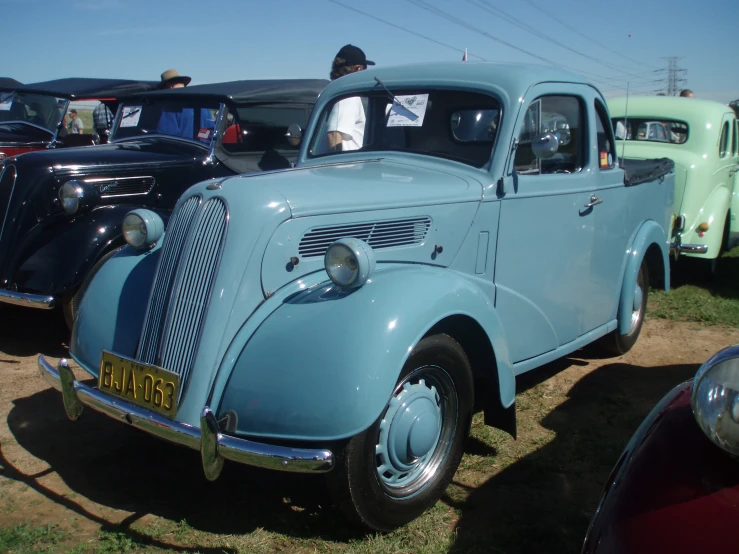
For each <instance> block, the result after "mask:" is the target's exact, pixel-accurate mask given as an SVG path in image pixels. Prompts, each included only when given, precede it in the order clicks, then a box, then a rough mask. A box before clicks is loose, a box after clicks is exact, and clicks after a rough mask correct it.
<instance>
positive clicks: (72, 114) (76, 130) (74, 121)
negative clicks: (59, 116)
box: [67, 108, 83, 135]
mask: <svg viewBox="0 0 739 554" xmlns="http://www.w3.org/2000/svg"><path fill="white" fill-rule="evenodd" d="M82 128H83V125H82V120H81V119H80V118H79V117H77V110H75V109H74V108H72V109H71V110H69V123H67V129H69V132H70V133H72V134H73V135H79V134H81V133H82Z"/></svg>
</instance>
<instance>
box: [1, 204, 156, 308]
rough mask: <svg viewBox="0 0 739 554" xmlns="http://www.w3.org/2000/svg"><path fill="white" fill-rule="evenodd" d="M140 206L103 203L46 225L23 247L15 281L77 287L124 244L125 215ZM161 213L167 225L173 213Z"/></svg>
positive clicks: (41, 287) (43, 288) (56, 289)
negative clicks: (109, 253)
mask: <svg viewBox="0 0 739 554" xmlns="http://www.w3.org/2000/svg"><path fill="white" fill-rule="evenodd" d="M138 207H140V206H138V205H134V204H116V205H112V206H99V207H96V208H94V209H92V210H90V211H88V212H84V213H82V214H80V215H78V216H77V217H74V218H67V219H64V220H63V221H60V222H57V223H56V224H53V225H49V226H47V227H46V228H43V229H42V230H40V232H39V233H37V234H34V236H33V237H32V238H31V239H29V240H27V241H25V242H24V243H23V244H22V245H21V247H20V248H19V254H18V255H16V257H15V258H16V260H17V262H16V263H17V264H18V265H17V267H18V269H17V271H15V273H14V274H13V279H12V280H13V282H14V283H15V284H16V285H18V288H19V289H21V290H32V291H39V292H43V293H47V294H53V295H60V294H66V293H69V292H72V291H74V290H76V289H77V288H78V287H79V286H80V284H81V283H82V281H83V280H84V278H85V275H87V273H88V272H89V271H90V270H91V269H92V267H93V266H94V265H95V263H96V262H97V260H99V259H100V257H101V256H103V255H104V254H105V253H106V252H108V251H109V250H111V249H112V248H115V247H118V246H120V245H122V244H124V239H123V235H122V231H121V226H122V224H123V218H124V217H125V216H126V214H127V213H128V212H130V211H131V210H133V209H135V208H138ZM159 215H160V216H161V217H162V220H163V221H164V222H165V224H166V221H167V219H168V218H169V212H161V211H160V212H159ZM42 225H43V224H42ZM40 226H41V225H40ZM40 226H39V227H40Z"/></svg>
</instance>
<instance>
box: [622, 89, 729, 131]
mask: <svg viewBox="0 0 739 554" xmlns="http://www.w3.org/2000/svg"><path fill="white" fill-rule="evenodd" d="M628 102H629V104H628V112H626V109H627V106H626V97H625V96H619V97H617V98H610V99H609V100H608V111H609V112H610V113H611V117H623V116H624V114H626V115H627V116H628V117H638V118H655V119H659V118H665V119H678V120H682V121H685V122H687V123H690V124H691V125H702V124H705V123H706V121H707V120H708V121H716V120H718V121H721V119H722V118H723V116H724V115H725V114H727V113H730V114H731V113H733V111H732V109H731V108H730V107H729V106H728V105H726V104H722V103H721V102H714V101H713V100H702V99H700V98H684V97H681V96H631V97H629V99H628Z"/></svg>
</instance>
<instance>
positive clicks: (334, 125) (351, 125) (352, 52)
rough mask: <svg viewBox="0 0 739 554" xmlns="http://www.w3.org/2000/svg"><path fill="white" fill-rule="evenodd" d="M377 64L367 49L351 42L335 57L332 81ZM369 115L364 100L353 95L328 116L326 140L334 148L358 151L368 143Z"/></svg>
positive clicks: (330, 147) (332, 66) (340, 103)
mask: <svg viewBox="0 0 739 554" xmlns="http://www.w3.org/2000/svg"><path fill="white" fill-rule="evenodd" d="M368 65H375V62H373V61H370V60H368V59H367V57H366V56H365V55H364V52H363V51H362V50H361V49H360V48H358V47H356V46H353V45H351V44H347V45H346V46H344V47H343V48H342V49H341V50H339V52H338V54H336V57H335V58H334V61H333V64H332V65H331V80H332V81H333V80H335V79H338V78H339V77H343V76H344V75H349V74H350V73H354V72H356V71H363V70H365V69H367V66H368ZM365 122H366V116H365V113H364V106H363V105H362V99H361V98H360V97H358V96H351V97H349V98H345V99H344V100H341V101H340V102H337V103H336V105H335V106H334V108H333V110H331V114H329V117H328V125H327V128H326V140H327V143H328V148H329V149H331V150H339V151H342V152H344V151H349V150H357V149H359V148H361V147H362V145H363V144H364V125H365Z"/></svg>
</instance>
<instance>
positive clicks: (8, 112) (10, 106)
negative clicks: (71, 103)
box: [0, 92, 67, 133]
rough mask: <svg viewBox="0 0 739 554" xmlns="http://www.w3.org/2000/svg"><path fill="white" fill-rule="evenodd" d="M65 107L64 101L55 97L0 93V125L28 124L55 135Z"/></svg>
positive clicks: (65, 102)
mask: <svg viewBox="0 0 739 554" xmlns="http://www.w3.org/2000/svg"><path fill="white" fill-rule="evenodd" d="M66 105H67V101H66V99H64V98H57V97H55V96H46V95H43V94H23V93H17V92H0V125H3V124H4V123H6V122H14V123H16V122H21V123H29V124H31V125H36V126H38V127H41V128H43V129H45V130H46V131H49V132H50V133H55V132H56V129H57V127H58V126H59V121H60V120H61V117H62V114H63V113H64V110H65V108H66ZM11 127H12V126H11Z"/></svg>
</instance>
